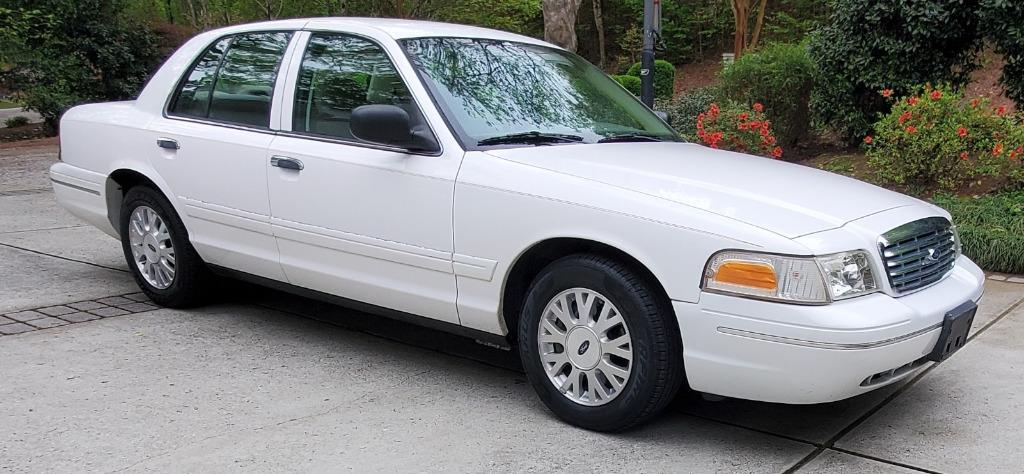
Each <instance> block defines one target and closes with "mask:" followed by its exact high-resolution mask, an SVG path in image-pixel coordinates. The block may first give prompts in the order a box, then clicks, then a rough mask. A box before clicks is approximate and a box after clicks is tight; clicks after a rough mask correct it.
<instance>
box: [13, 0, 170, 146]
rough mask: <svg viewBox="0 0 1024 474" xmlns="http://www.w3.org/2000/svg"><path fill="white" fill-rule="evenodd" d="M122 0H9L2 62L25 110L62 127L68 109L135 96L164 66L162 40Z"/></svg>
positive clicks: (54, 125) (51, 124) (53, 126)
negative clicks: (159, 49)
mask: <svg viewBox="0 0 1024 474" xmlns="http://www.w3.org/2000/svg"><path fill="white" fill-rule="evenodd" d="M125 5H126V2H124V1H122V0H78V1H74V2H70V1H67V0H7V1H6V2H4V6H3V7H0V64H5V66H4V68H3V69H4V71H3V76H4V82H6V83H7V84H6V85H7V86H8V88H10V89H12V90H18V91H21V98H22V99H24V105H25V108H27V109H31V110H35V111H37V112H39V113H40V114H41V115H42V116H43V119H44V120H45V121H46V123H47V125H49V126H50V127H51V128H56V125H57V123H58V120H59V118H60V115H61V114H63V113H64V111H65V110H67V109H68V108H70V107H71V106H74V105H76V104H80V103H83V102H89V101H108V100H122V99H129V98H132V97H133V96H134V95H135V94H136V93H137V92H138V90H139V89H140V88H141V87H142V85H143V84H144V83H145V81H146V78H147V77H148V76H149V74H150V73H151V72H152V70H153V68H154V67H155V66H156V65H157V63H158V59H159V58H158V57H157V51H156V38H155V36H154V35H153V34H152V32H151V31H150V30H149V29H148V28H147V27H146V26H145V25H144V24H142V23H140V22H137V21H134V20H132V19H131V18H129V17H128V16H127V15H126V14H125Z"/></svg>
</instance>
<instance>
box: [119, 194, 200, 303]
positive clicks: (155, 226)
mask: <svg viewBox="0 0 1024 474" xmlns="http://www.w3.org/2000/svg"><path fill="white" fill-rule="evenodd" d="M120 231H121V247H122V249H123V251H124V256H125V259H126V260H127V262H128V268H129V269H130V270H131V272H132V275H133V276H134V277H135V282H136V283H137V284H138V285H139V288H141V289H142V291H143V293H145V294H146V296H148V297H149V299H150V300H152V301H153V302H155V303H157V304H159V305H161V306H167V307H171V308H182V307H190V306H196V305H198V304H201V303H203V302H204V301H206V297H207V295H208V293H209V291H210V284H211V283H212V279H213V277H212V275H211V274H210V271H209V270H208V269H207V268H206V264H205V263H203V261H202V259H201V258H200V257H199V254H198V253H196V251H195V248H193V247H192V244H191V243H190V242H189V240H188V233H187V232H186V230H185V226H184V224H182V223H181V219H179V218H178V215H177V213H175V212H174V208H173V207H171V204H170V203H169V202H168V201H167V198H165V197H164V196H163V195H162V194H160V193H159V192H158V191H156V190H154V189H152V188H149V187H147V186H136V187H133V188H131V189H129V190H128V192H127V193H126V194H125V196H124V202H123V203H122V206H121V229H120Z"/></svg>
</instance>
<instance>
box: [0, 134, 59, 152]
mask: <svg viewBox="0 0 1024 474" xmlns="http://www.w3.org/2000/svg"><path fill="white" fill-rule="evenodd" d="M58 143H59V141H58V140H57V137H46V138H35V139H31V140H18V141H13V142H4V141H0V150H8V149H11V148H34V147H50V146H57V144H58Z"/></svg>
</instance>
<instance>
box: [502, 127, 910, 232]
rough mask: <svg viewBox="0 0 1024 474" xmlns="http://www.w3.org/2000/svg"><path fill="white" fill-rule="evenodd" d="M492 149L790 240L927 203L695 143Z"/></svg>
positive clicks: (520, 160)
mask: <svg viewBox="0 0 1024 474" xmlns="http://www.w3.org/2000/svg"><path fill="white" fill-rule="evenodd" d="M487 153H489V154H491V155H493V156H497V157H499V158H502V159H506V160H510V161H513V162H517V163H521V164H524V165H528V166H534V167H539V168H542V169H546V170H549V171H552V172H556V173H562V174H566V175H571V176H576V177H579V178H583V179H588V180H592V181H597V182H600V183H603V184H606V185H608V186H615V187H618V188H623V189H627V190H631V191H635V192H638V193H643V194H646V195H649V196H652V197H655V198H660V199H665V200H669V201H673V202H677V203H679V204H682V205H686V206H690V207H694V208H698V209H703V210H706V211H709V212H712V213H715V214H718V215H721V216H724V217H728V218H731V219H735V220H738V221H741V222H744V223H747V224H750V225H754V226H757V227H760V228H762V229H766V230H769V231H772V232H775V233H777V234H780V235H783V236H785V237H789V238H795V237H799V236H802V235H806V234H810V233H813V232H820V231H823V230H829V229H834V228H837V227H841V226H842V225H844V224H846V223H847V222H850V221H852V220H855V219H858V218H861V217H864V216H868V215H871V214H875V213H879V212H882V211H885V210H888V209H893V208H897V207H902V206H911V205H921V204H923V203H922V202H921V201H918V200H917V199H914V198H911V197H909V196H905V195H902V194H899V193H895V192H892V191H888V190H885V189H882V188H879V187H877V186H873V185H870V184H867V183H864V182H861V181H857V180H855V179H851V178H846V177H844V176H840V175H837V174H833V173H829V172H826V171H822V170H818V169H814V168H810V167H807V166H802V165H797V164H792V163H786V162H783V161H778V160H772V159H768V158H761V157H756V156H750V155H744V154H741V153H733V152H728V151H722V150H714V149H711V148H707V147H703V146H700V145H695V144H691V143H667V142H657V143H604V144H587V145H564V146H536V147H522V148H506V149H493V150H488V151H487Z"/></svg>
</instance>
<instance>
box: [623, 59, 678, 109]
mask: <svg viewBox="0 0 1024 474" xmlns="http://www.w3.org/2000/svg"><path fill="white" fill-rule="evenodd" d="M640 69H641V67H640V63H635V64H633V65H632V66H630V67H629V70H628V71H626V74H627V75H629V76H635V77H640ZM675 87H676V67H675V66H673V65H672V63H670V62H668V61H664V60H661V59H659V60H656V61H654V96H655V97H660V98H662V99H669V98H671V97H672V94H673V92H674V91H675ZM637 95H639V94H637Z"/></svg>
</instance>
